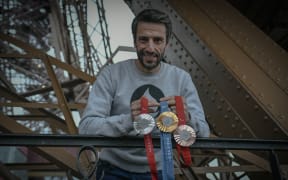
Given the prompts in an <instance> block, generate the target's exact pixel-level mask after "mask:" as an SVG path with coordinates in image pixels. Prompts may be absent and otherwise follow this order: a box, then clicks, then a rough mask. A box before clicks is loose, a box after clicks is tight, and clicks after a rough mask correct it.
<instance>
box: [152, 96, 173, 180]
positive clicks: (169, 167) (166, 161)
mask: <svg viewBox="0 0 288 180" xmlns="http://www.w3.org/2000/svg"><path fill="white" fill-rule="evenodd" d="M168 110H169V109H168V103H167V101H163V102H160V112H161V114H160V116H159V117H158V119H157V122H156V124H157V126H158V128H159V130H160V141H161V155H162V157H161V159H162V161H163V162H162V178H163V180H174V178H175V176H174V162H173V149H172V142H171V132H172V131H174V130H175V129H176V128H177V126H178V118H177V116H176V114H174V113H172V112H169V111H168Z"/></svg>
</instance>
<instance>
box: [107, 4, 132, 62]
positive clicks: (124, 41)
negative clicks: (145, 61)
mask: <svg viewBox="0 0 288 180" xmlns="http://www.w3.org/2000/svg"><path fill="white" fill-rule="evenodd" d="M104 8H105V9H106V21H107V23H108V31H109V35H110V45H111V50H112V53H113V52H114V51H115V50H116V49H117V47H118V46H129V47H133V46H134V45H133V38H132V31H131V23H132V20H133V18H134V14H133V12H132V11H131V10H130V8H129V7H128V5H127V4H126V3H125V2H124V0H104ZM135 57H136V53H129V52H119V53H117V55H116V56H115V57H114V59H113V61H114V62H118V61H122V60H125V59H127V58H135Z"/></svg>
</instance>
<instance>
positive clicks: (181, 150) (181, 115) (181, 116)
mask: <svg viewBox="0 0 288 180" xmlns="http://www.w3.org/2000/svg"><path fill="white" fill-rule="evenodd" d="M175 101H176V114H177V116H178V120H179V121H178V126H180V125H185V124H186V118H185V112H184V104H183V100H182V97H181V96H175ZM176 149H177V152H178V156H179V158H180V157H181V155H182V158H183V160H184V164H182V166H183V167H189V166H190V165H191V164H192V159H191V154H190V149H189V147H183V146H180V145H179V144H176Z"/></svg>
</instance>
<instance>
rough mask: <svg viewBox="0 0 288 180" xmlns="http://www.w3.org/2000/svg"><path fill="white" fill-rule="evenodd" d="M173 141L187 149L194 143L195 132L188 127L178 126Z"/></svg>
mask: <svg viewBox="0 0 288 180" xmlns="http://www.w3.org/2000/svg"><path fill="white" fill-rule="evenodd" d="M174 139H175V141H176V142H177V143H178V144H179V145H180V146H184V147H188V146H191V145H192V144H193V143H194V142H195V140H196V132H195V130H194V129H193V128H192V127H190V126H188V125H180V126H178V127H177V129H176V130H175V131H174Z"/></svg>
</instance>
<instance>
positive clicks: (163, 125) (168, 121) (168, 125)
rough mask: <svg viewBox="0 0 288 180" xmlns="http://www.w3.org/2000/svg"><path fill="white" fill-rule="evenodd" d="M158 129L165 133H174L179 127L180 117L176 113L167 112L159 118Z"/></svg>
mask: <svg viewBox="0 0 288 180" xmlns="http://www.w3.org/2000/svg"><path fill="white" fill-rule="evenodd" d="M156 124H157V127H158V128H159V130H160V131H163V132H173V131H174V130H175V129H176V128H177V126H178V117H177V116H176V114H175V113H173V112H170V111H166V112H163V113H161V114H160V116H159V117H158V118H157V122H156Z"/></svg>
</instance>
